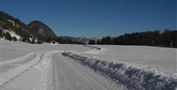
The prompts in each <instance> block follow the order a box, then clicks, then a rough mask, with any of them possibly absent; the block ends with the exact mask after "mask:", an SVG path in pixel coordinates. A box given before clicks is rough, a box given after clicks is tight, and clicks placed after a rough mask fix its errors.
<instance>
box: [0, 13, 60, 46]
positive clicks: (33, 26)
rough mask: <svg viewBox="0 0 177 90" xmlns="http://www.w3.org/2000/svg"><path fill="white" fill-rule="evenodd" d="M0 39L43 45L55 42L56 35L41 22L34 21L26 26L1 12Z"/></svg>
mask: <svg viewBox="0 0 177 90" xmlns="http://www.w3.org/2000/svg"><path fill="white" fill-rule="evenodd" d="M0 37H1V38H4V39H7V40H13V41H23V42H29V43H42V42H50V41H55V40H56V39H57V36H56V34H55V33H54V32H53V31H52V29H51V28H50V27H49V26H47V25H46V24H44V23H43V22H41V21H37V20H35V21H32V22H31V23H29V24H25V23H23V22H22V21H20V20H19V19H18V18H15V17H13V16H11V15H9V14H7V13H5V12H3V11H0Z"/></svg>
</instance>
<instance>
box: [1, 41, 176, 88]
mask: <svg viewBox="0 0 177 90" xmlns="http://www.w3.org/2000/svg"><path fill="white" fill-rule="evenodd" d="M0 45H1V47H0V50H1V54H0V58H1V60H0V88H1V90H156V89H157V90H158V89H160V90H161V89H164V90H175V88H176V87H177V86H176V85H177V74H176V71H175V69H176V56H177V55H176V49H174V48H159V47H148V46H111V45H108V46H104V45H95V46H84V45H70V44H59V45H50V44H29V43H23V42H14V41H7V40H2V39H1V41H0ZM63 52H64V53H63ZM62 53H63V55H62ZM158 67H159V68H158Z"/></svg>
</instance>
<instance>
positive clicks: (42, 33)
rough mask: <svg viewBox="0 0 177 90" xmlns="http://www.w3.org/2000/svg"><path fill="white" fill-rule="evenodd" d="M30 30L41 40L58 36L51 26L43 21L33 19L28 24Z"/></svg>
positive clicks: (53, 38) (48, 39) (49, 39)
mask: <svg viewBox="0 0 177 90" xmlns="http://www.w3.org/2000/svg"><path fill="white" fill-rule="evenodd" d="M28 27H29V31H30V32H31V33H32V34H33V35H34V36H36V37H37V38H38V39H39V40H40V41H45V42H46V41H47V42H49V41H51V40H56V38H57V36H56V35H55V33H54V32H53V31H52V29H51V28H50V27H48V26H47V25H45V24H44V23H42V22H41V21H37V20H35V21H32V22H31V23H30V24H28Z"/></svg>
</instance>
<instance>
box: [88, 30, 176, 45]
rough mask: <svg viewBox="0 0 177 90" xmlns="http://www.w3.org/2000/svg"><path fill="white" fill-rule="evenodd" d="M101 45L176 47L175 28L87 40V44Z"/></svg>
mask: <svg viewBox="0 0 177 90" xmlns="http://www.w3.org/2000/svg"><path fill="white" fill-rule="evenodd" d="M96 43H97V44H103V45H145V46H160V47H174V48H177V30H165V31H163V32H160V31H158V30H157V31H146V32H136V33H126V34H124V35H120V36H117V37H110V36H106V37H103V38H101V39H99V40H96V41H95V40H93V39H90V40H89V44H96Z"/></svg>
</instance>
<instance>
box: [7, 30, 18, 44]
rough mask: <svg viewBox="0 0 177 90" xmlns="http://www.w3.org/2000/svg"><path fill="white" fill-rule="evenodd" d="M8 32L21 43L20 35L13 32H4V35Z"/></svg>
mask: <svg viewBox="0 0 177 90" xmlns="http://www.w3.org/2000/svg"><path fill="white" fill-rule="evenodd" d="M6 32H8V33H9V34H10V35H11V37H15V38H16V39H17V41H20V38H21V37H20V36H19V35H17V34H16V33H15V32H14V31H13V30H4V33H6Z"/></svg>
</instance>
